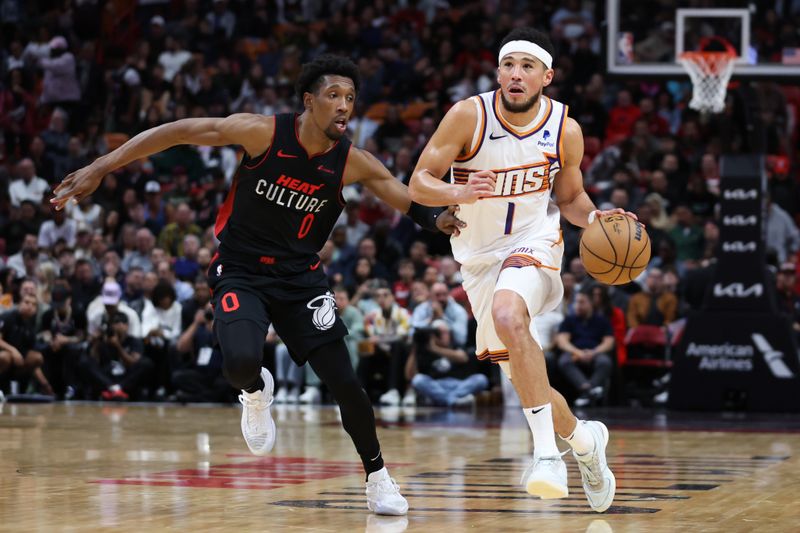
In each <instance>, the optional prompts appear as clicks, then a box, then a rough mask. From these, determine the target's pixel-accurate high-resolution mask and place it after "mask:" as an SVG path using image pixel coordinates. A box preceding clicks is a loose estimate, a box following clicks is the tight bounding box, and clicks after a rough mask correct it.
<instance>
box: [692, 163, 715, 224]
mask: <svg viewBox="0 0 800 533" xmlns="http://www.w3.org/2000/svg"><path fill="white" fill-rule="evenodd" d="M684 198H685V199H686V204H687V205H688V207H689V209H690V210H691V211H692V213H694V214H695V215H696V216H697V217H698V218H699V219H700V220H708V219H709V218H711V217H713V216H714V206H715V205H716V204H717V197H716V196H715V195H713V194H711V192H710V191H709V190H708V182H706V180H705V179H704V178H703V176H701V175H700V174H697V173H694V174H692V175H691V177H690V178H689V183H688V184H687V185H686V192H685V194H684Z"/></svg>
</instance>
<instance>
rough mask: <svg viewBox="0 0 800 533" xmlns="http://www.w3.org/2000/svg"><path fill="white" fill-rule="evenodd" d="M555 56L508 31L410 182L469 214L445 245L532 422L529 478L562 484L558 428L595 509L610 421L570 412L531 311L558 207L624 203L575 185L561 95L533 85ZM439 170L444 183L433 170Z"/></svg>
mask: <svg viewBox="0 0 800 533" xmlns="http://www.w3.org/2000/svg"><path fill="white" fill-rule="evenodd" d="M552 62H553V45H552V44H551V43H550V40H549V39H548V38H547V36H546V35H545V34H543V33H541V32H539V31H536V30H533V29H530V28H518V29H515V30H513V31H512V32H511V33H509V35H508V36H507V37H506V38H505V39H504V40H503V42H502V44H501V48H500V53H499V56H498V63H499V67H498V71H497V81H498V83H499V84H500V89H499V90H497V91H493V92H488V93H484V94H480V95H478V96H474V97H472V98H468V99H466V100H462V101H461V102H458V103H457V104H456V105H455V106H453V108H452V109H450V111H448V113H447V115H446V116H445V117H444V119H443V120H442V123H441V124H440V125H439V128H438V129H437V130H436V133H434V135H433V137H432V138H431V140H430V141H429V142H428V145H427V146H426V147H425V150H424V151H423V152H422V155H421V156H420V159H419V163H418V164H417V168H416V169H415V170H414V174H413V176H412V178H411V183H410V193H411V197H412V198H413V199H414V201H416V202H419V203H421V204H424V205H430V206H439V205H450V204H457V205H458V206H459V218H461V219H462V220H463V221H464V222H465V223H466V224H467V226H466V228H464V229H462V230H461V231H460V233H459V232H456V233H454V235H453V237H451V244H452V248H453V255H454V257H455V259H456V260H457V261H458V262H459V263H461V265H462V267H461V272H462V275H463V277H464V289H465V290H466V291H467V295H468V296H469V300H470V303H471V304H472V309H473V311H474V312H475V317H476V319H477V321H478V331H477V338H476V341H477V354H478V358H479V359H490V360H491V361H493V362H497V363H499V364H500V365H501V367H502V369H503V371H504V372H505V373H506V375H508V376H509V377H510V378H511V380H512V383H513V384H514V387H515V389H516V391H517V393H518V395H519V397H520V400H521V402H522V406H523V412H524V413H525V417H526V418H527V420H528V424H529V425H530V428H531V431H532V433H533V441H534V454H533V463H532V465H531V467H530V468H529V469H528V470H527V471H526V472H525V474H524V476H523V479H522V483H523V485H524V486H525V488H526V490H527V491H528V492H529V493H530V494H532V495H535V496H539V497H541V498H563V497H566V496H567V495H568V488H567V468H566V465H565V464H564V461H563V460H562V459H561V454H560V453H559V450H558V448H557V447H556V440H555V433H556V432H557V433H558V434H559V435H560V436H561V438H562V439H563V440H565V441H566V442H567V443H569V445H570V446H571V447H572V450H573V455H574V456H575V458H576V459H577V461H578V465H579V467H580V471H581V477H582V480H583V487H584V490H585V491H586V496H587V498H588V500H589V504H590V505H591V507H592V509H594V510H595V511H597V512H603V511H605V510H606V509H608V507H609V506H610V505H611V502H612V500H613V499H614V492H615V489H616V481H615V479H614V475H613V474H612V473H611V470H610V469H609V468H608V465H607V463H606V454H605V452H606V445H607V443H608V429H607V428H606V426H605V425H604V424H602V423H601V422H596V421H588V422H585V421H579V420H578V419H576V418H575V416H574V415H573V414H572V413H571V412H570V410H569V407H568V406H567V403H566V401H565V400H564V398H563V396H561V394H559V393H558V392H557V391H555V390H554V389H552V388H551V387H550V384H549V382H548V379H547V370H546V367H545V360H544V354H543V353H542V349H541V348H540V345H539V343H538V342H537V340H536V332H535V331H536V330H535V328H534V326H533V318H534V317H536V315H539V314H542V313H545V312H547V311H549V310H551V309H553V308H555V307H556V305H557V304H558V303H559V302H560V300H561V298H562V296H563V286H562V284H561V278H560V275H559V271H560V266H561V257H562V254H563V251H564V245H563V242H562V239H561V231H560V229H559V228H560V225H559V220H560V216H561V215H563V216H564V217H566V219H567V220H569V221H570V222H571V223H573V224H575V225H577V226H581V227H586V226H587V225H589V224H590V223H591V221H592V220H594V218H595V217H596V216H602V215H606V214H611V213H625V212H624V211H623V210H621V209H619V210H614V211H603V212H601V211H598V210H597V208H596V207H595V206H594V204H593V203H592V201H591V200H590V199H589V196H588V195H587V194H586V192H585V191H584V189H583V177H582V175H581V171H580V163H581V159H582V158H583V136H582V134H581V129H580V126H578V124H577V123H576V122H575V121H574V120H572V119H571V118H568V116H567V106H565V105H564V104H562V103H560V102H557V101H555V100H551V99H550V98H548V97H546V96H542V89H543V87H545V86H546V85H549V84H550V82H551V81H552V79H553V70H552ZM448 172H449V174H450V180H449V181H450V182H449V183H445V182H444V181H441V180H440V179H439V178H440V176H444V175H445V174H446V173H448ZM551 192H552V193H553V196H554V198H551ZM625 214H628V215H629V216H634V215H632V214H631V213H625ZM634 218H635V216H634ZM577 351H579V350H577V349H576V352H577Z"/></svg>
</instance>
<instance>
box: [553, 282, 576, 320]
mask: <svg viewBox="0 0 800 533" xmlns="http://www.w3.org/2000/svg"><path fill="white" fill-rule="evenodd" d="M561 283H562V284H563V285H564V297H563V298H561V303H560V304H559V305H560V307H559V309H558V311H559V312H560V313H561V315H562V316H567V315H569V314H571V313H572V312H573V311H574V308H575V294H576V293H577V290H576V287H577V284H578V281H577V279H576V278H575V274H573V273H572V272H569V271H562V272H561Z"/></svg>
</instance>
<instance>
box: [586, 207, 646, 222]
mask: <svg viewBox="0 0 800 533" xmlns="http://www.w3.org/2000/svg"><path fill="white" fill-rule="evenodd" d="M594 214H595V216H596V217H597V218H600V217H607V216H609V215H625V216H626V217H631V218H632V219H633V220H639V217H637V216H636V213H631V212H630V211H625V210H624V209H622V208H621V207H617V208H615V209H609V210H607V211H600V210H599V209H597V210H595V211H594ZM597 218H596V219H595V220H597Z"/></svg>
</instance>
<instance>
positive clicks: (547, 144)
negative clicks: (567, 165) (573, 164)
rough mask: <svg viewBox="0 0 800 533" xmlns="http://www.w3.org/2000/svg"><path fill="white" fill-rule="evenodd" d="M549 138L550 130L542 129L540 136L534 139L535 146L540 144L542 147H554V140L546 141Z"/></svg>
mask: <svg viewBox="0 0 800 533" xmlns="http://www.w3.org/2000/svg"><path fill="white" fill-rule="evenodd" d="M549 138H550V130H544V133H543V134H542V138H541V139H539V140H538V141H536V144H537V146H540V147H542V148H550V149H552V148H553V147H555V145H556V143H555V141H548V139H549Z"/></svg>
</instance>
